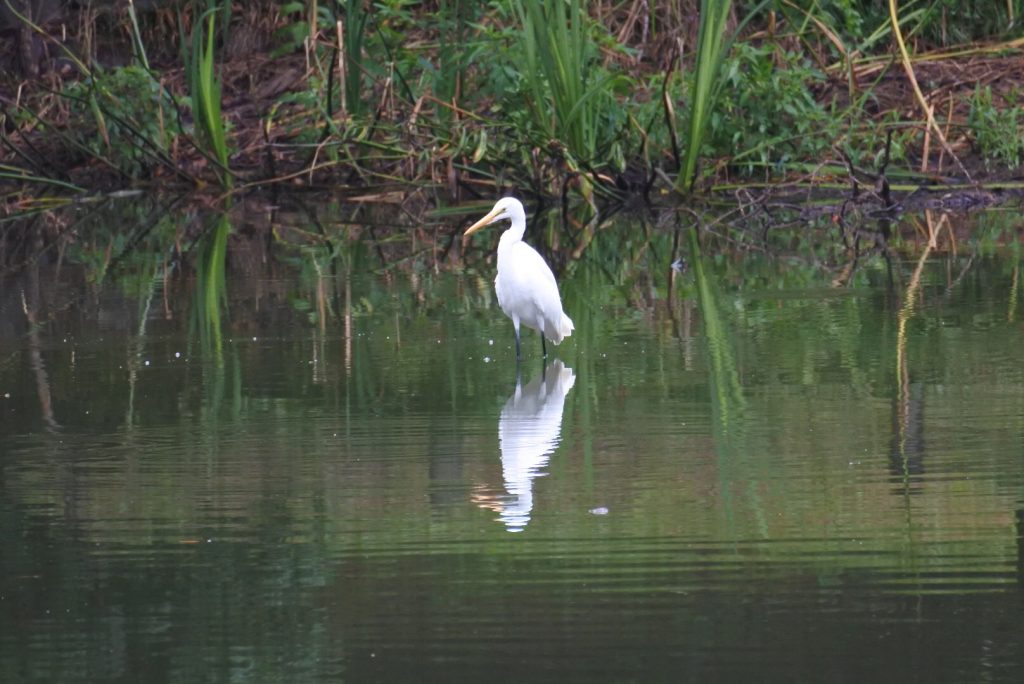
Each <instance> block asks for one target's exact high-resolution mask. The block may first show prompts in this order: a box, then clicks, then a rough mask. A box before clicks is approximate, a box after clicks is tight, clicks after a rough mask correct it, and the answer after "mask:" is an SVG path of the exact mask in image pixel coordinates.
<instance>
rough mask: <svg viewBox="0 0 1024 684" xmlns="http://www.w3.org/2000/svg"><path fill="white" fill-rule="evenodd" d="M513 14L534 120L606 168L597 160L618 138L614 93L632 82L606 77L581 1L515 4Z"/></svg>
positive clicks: (573, 150)
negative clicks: (519, 29)
mask: <svg viewBox="0 0 1024 684" xmlns="http://www.w3.org/2000/svg"><path fill="white" fill-rule="evenodd" d="M515 10H516V13H517V15H518V17H519V20H520V22H521V24H522V34H521V46H522V48H523V67H524V68H523V70H522V76H523V78H524V80H525V83H526V85H527V89H528V91H529V98H528V101H527V106H528V108H529V111H530V112H531V114H532V118H533V121H534V122H535V124H536V125H537V126H538V127H539V128H540V129H541V130H542V131H543V132H544V134H545V135H547V136H548V138H550V139H553V140H557V141H559V142H561V143H562V144H564V145H565V146H566V147H567V148H568V151H569V153H570V154H571V155H572V156H573V157H574V158H575V159H576V160H578V161H582V162H584V163H586V164H588V165H595V166H601V165H603V164H602V162H601V161H600V160H599V159H598V156H599V154H601V153H602V152H603V151H604V150H605V149H606V148H607V147H608V146H609V145H610V143H611V142H612V139H613V137H614V135H615V129H614V127H612V126H609V125H608V121H609V119H611V117H612V113H611V110H612V109H613V108H615V107H617V103H616V101H615V99H614V98H613V97H612V95H611V90H612V89H613V88H614V87H615V86H616V85H617V84H621V83H624V82H626V83H628V79H627V78H626V77H625V76H624V75H621V74H614V73H606V72H605V73H603V70H602V68H601V67H600V65H599V64H598V63H597V59H596V49H595V46H594V44H593V41H592V40H591V37H590V25H589V19H588V17H587V14H586V10H585V6H584V3H583V2H582V1H581V0H568V1H566V0H517V2H516V3H515Z"/></svg>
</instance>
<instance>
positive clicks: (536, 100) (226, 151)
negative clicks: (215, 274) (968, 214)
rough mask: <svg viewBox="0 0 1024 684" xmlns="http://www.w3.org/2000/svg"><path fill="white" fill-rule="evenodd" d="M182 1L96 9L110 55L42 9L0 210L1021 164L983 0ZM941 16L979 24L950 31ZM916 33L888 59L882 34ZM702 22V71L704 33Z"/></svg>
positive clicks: (16, 92)
mask: <svg viewBox="0 0 1024 684" xmlns="http://www.w3.org/2000/svg"><path fill="white" fill-rule="evenodd" d="M171 4H173V3H155V5H154V7H153V8H151V9H150V10H149V11H147V12H143V11H142V10H140V13H139V14H138V15H136V14H134V12H132V13H130V14H129V15H128V16H122V15H120V14H99V15H96V16H94V17H93V18H92V22H93V24H92V28H91V30H92V31H93V32H94V33H95V32H97V31H98V32H101V33H103V35H104V36H105V37H108V38H111V41H108V43H106V44H105V50H106V52H107V53H109V54H108V56H107V59H106V63H107V65H106V66H99V65H101V64H103V63H104V60H103V59H100V56H99V55H97V54H95V51H96V48H92V47H90V45H95V44H97V41H96V40H95V38H94V42H93V43H91V44H90V43H88V42H84V41H83V40H82V37H83V35H85V34H87V33H88V31H87V30H86V29H82V28H81V27H82V26H83V22H86V21H87V20H88V19H89V17H86V16H84V15H81V14H79V15H76V16H65V17H64V19H65V22H64V23H56V24H55V23H51V24H49V25H47V26H41V25H40V26H36V27H35V29H36V30H35V32H34V33H33V36H34V39H35V40H39V41H42V43H43V44H44V46H45V47H46V48H47V51H46V55H49V56H48V57H44V58H41V59H40V60H39V63H38V64H36V69H35V71H36V72H37V76H36V77H35V78H27V77H26V75H25V74H24V73H20V74H19V73H18V70H13V69H12V70H8V71H7V72H6V76H5V77H4V79H3V83H2V84H0V97H2V100H3V107H4V111H3V116H4V121H3V129H4V134H3V145H2V150H0V164H2V165H3V166H2V171H0V177H2V179H3V181H4V182H5V184H6V185H7V186H8V188H9V189H8V190H7V191H6V192H5V193H4V199H3V209H2V211H3V213H4V214H6V215H8V216H10V215H16V214H17V213H18V212H19V211H21V210H23V209H25V208H26V207H28V206H31V205H32V203H33V202H35V201H37V200H38V198H39V197H40V196H46V195H52V194H54V193H57V194H75V193H84V192H97V191H110V190H121V189H125V188H139V187H142V188H159V189H167V188H177V189H198V190H201V191H204V192H209V193H211V194H213V195H220V194H223V193H231V192H239V191H246V190H249V189H252V188H256V187H261V186H268V185H275V186H283V187H289V188H311V189H332V190H335V191H339V192H342V193H346V194H354V195H358V196H364V197H373V196H374V195H376V194H381V193H385V192H388V191H389V188H390V187H392V186H394V185H395V184H396V183H401V184H403V185H405V186H409V185H412V186H417V187H420V188H422V191H423V193H424V195H425V197H426V198H428V199H429V198H433V197H436V198H443V200H444V201H445V202H448V201H462V200H467V199H473V198H487V197H493V196H494V195H496V194H498V193H500V192H507V191H515V192H518V193H521V194H529V195H533V196H536V197H543V198H565V197H567V196H569V195H573V196H581V197H583V198H586V199H590V198H592V197H593V196H594V195H595V194H596V195H598V196H601V195H603V196H620V197H621V196H622V195H626V194H637V195H642V196H645V197H650V196H651V195H652V194H654V195H656V196H657V195H664V194H667V193H674V192H684V193H693V192H697V193H702V192H713V191H715V190H716V189H719V190H721V189H727V188H732V189H734V188H735V186H737V185H749V184H757V185H761V186H765V185H769V186H770V185H774V184H801V185H810V186H813V185H817V184H831V185H832V186H837V185H838V186H841V187H842V186H846V187H848V188H849V192H850V193H851V194H853V195H856V194H857V193H858V192H859V191H860V190H861V189H865V188H866V189H871V190H872V191H876V192H880V190H881V187H882V183H883V182H884V183H885V184H889V183H892V182H895V180H894V179H898V180H899V181H900V182H903V183H905V184H908V185H909V186H911V187H913V186H915V185H916V186H920V187H927V186H930V185H935V184H942V185H956V184H967V185H968V186H974V185H975V184H989V183H997V184H999V185H1000V186H1006V185H1008V184H1009V185H1011V186H1012V185H1014V181H1015V180H1016V179H1017V178H1018V167H1019V165H1020V163H1021V155H1022V152H1024V150H1022V146H1021V128H1022V125H1024V114H1022V109H1021V106H1022V103H1020V102H1019V101H1018V96H1017V91H1018V89H1019V85H1020V84H1019V80H1018V79H1019V68H1018V67H1019V64H1020V57H1021V49H1022V46H1024V39H1022V38H1019V37H1016V36H1014V35H1013V31H1014V29H1013V28H1012V27H1013V25H1014V22H1012V21H1011V22H1010V23H1009V24H1008V25H1009V26H1010V27H1011V28H1010V29H1006V28H1005V26H1004V27H1003V28H1002V29H1001V30H1000V32H998V33H997V32H996V31H995V29H994V28H993V27H992V26H991V25H989V24H985V23H982V19H981V18H979V17H978V16H975V15H974V14H972V10H962V12H963V13H964V16H963V17H952V16H949V15H947V14H941V16H940V15H937V14H936V13H935V12H924V13H920V12H917V11H914V12H908V13H906V15H902V16H901V22H900V23H894V22H893V21H891V18H890V17H886V16H885V15H882V14H878V13H872V12H871V11H870V8H869V4H867V3H865V6H864V7H863V8H861V9H860V13H859V14H858V15H857V16H858V17H859V19H860V22H861V23H860V24H859V28H856V29H852V28H850V26H849V25H842V24H841V23H840V21H839V19H840V18H839V17H836V16H833V15H829V14H828V13H823V12H820V11H819V12H812V11H811V9H808V8H802V7H801V5H800V3H782V4H781V5H780V6H779V7H778V8H777V9H776V11H761V12H756V13H753V14H750V15H746V14H744V9H740V8H737V7H733V8H732V12H731V13H730V14H729V16H728V17H727V21H726V23H725V24H724V25H723V28H722V31H721V35H718V36H711V37H708V36H702V35H701V34H700V33H699V32H695V29H694V27H695V26H697V25H698V23H699V22H696V20H697V18H698V17H699V14H700V13H699V8H698V7H697V5H698V4H699V3H695V2H690V3H687V2H684V3H681V4H680V6H679V8H677V9H678V13H677V14H670V13H669V10H667V9H665V8H660V9H659V8H655V9H653V10H651V9H650V8H648V6H647V3H627V4H626V5H623V6H612V5H606V4H604V3H594V4H592V5H590V6H588V7H586V11H587V13H585V11H584V10H585V8H584V3H577V2H569V3H557V2H539V1H536V0H535V1H533V2H526V1H523V2H499V3H493V4H491V5H487V6H482V7H478V6H476V5H475V4H472V5H467V6H463V5H462V4H460V3H454V4H451V5H449V4H446V3H441V4H440V6H439V7H434V5H433V4H431V3H420V4H415V5H402V4H399V3H380V4H378V5H374V6H373V7H369V6H366V5H364V4H362V3H358V2H348V3H340V4H339V5H343V6H338V7H333V6H330V5H328V6H318V5H317V4H316V3H315V2H314V3H307V4H305V5H300V4H297V3H293V4H292V5H288V6H285V5H280V4H279V3H275V2H263V3H254V4H253V5H251V6H247V7H233V8H232V7H228V8H227V10H221V11H218V12H215V13H206V14H203V13H202V12H201V11H200V9H199V8H197V7H196V5H197V3H191V2H186V3H177V4H174V7H175V8H176V9H177V14H176V15H175V14H172V13H171V12H170V9H169V7H170V5H171ZM805 4H806V3H805ZM853 5H854V6H858V4H857V3H853ZM893 6H894V7H895V3H893ZM289 8H291V9H295V10H297V11H293V12H288V11H286V10H287V9H289ZM897 9H898V8H897ZM1011 9H1012V3H1011ZM851 11H852V10H851ZM999 11H1003V10H999ZM645 12H646V13H645ZM943 12H945V10H943ZM310 17H313V18H314V20H313V21H312V22H310V21H309V18H310ZM936 17H940V18H941V19H942V22H941V23H942V24H948V23H949V22H950V21H951V20H954V19H958V20H960V21H961V23H963V24H964V26H961V27H960V28H961V29H962V31H965V30H973V33H972V34H971V36H970V37H974V38H978V39H980V40H981V41H983V42H975V41H972V42H971V43H964V44H953V43H952V42H951V41H952V40H953V39H954V38H955V37H956V36H955V35H953V34H952V33H948V32H946V31H945V29H944V30H943V33H941V34H936V33H935V31H936V25H937V24H936V22H938V19H936ZM72 19H74V20H77V21H78V24H77V25H78V26H79V27H80V28H79V31H78V33H74V32H72V33H68V31H67V26H68V25H71V20H72ZM904 21H905V22H906V25H904V24H903V23H902V22H904ZM545 22H546V23H545ZM969 22H974V24H975V25H974V26H973V27H971V26H967V24H968V23H969ZM311 25H312V27H313V28H312V29H311V28H310V26H311ZM844 26H845V28H844ZM894 26H899V27H900V30H899V31H898V32H894V31H893V30H892V29H893V27H894ZM61 27H64V28H63V31H62V30H61ZM701 30H703V29H701ZM986 32H988V33H987V34H986ZM904 33H906V34H907V36H908V40H910V41H912V42H911V43H910V48H908V49H907V53H906V57H905V58H901V56H899V55H898V54H897V53H896V52H894V50H893V49H892V46H893V45H896V44H897V41H896V40H895V38H896V36H897V35H899V36H900V37H902V35H903V34H904ZM1017 33H1019V29H1018V30H1017ZM933 34H935V36H937V37H931V38H929V36H932V35H933ZM961 35H962V32H961ZM715 38H717V39H718V40H719V41H721V44H720V45H719V47H720V48H721V50H722V51H721V55H722V56H721V57H720V63H719V64H718V68H717V69H715V70H713V78H714V82H713V83H712V86H711V90H710V91H709V92H710V93H711V94H710V95H707V96H704V95H702V93H703V91H701V90H700V88H698V87H697V85H698V84H697V83H696V81H698V80H699V79H700V76H699V74H700V71H701V69H700V67H701V59H702V57H701V55H702V54H704V53H702V52H698V51H697V48H698V47H700V46H702V45H705V44H706V42H705V43H702V42H701V41H702V40H704V41H708V40H714V39H715ZM868 38H871V40H870V41H869V40H868ZM734 39H735V40H734ZM175 45H180V46H181V47H180V49H175V47H174V46H175ZM687 46H694V48H693V49H690V48H688V47H687ZM858 46H860V47H858ZM90 50H91V51H92V54H90ZM110 55H115V56H110ZM10 61H11V60H10V56H8V62H10ZM716 93H717V95H716ZM705 99H706V100H707V101H706V102H705V101H704V100H705ZM698 105H702V106H710V107H711V115H710V116H708V118H707V120H706V125H705V126H703V127H701V126H696V127H695V126H694V125H692V124H693V121H692V117H693V115H694V112H695V111H699V109H700V108H699V107H698ZM925 107H927V113H926V112H925ZM688 131H689V133H688ZM218 136H219V137H218ZM690 148H693V149H696V150H698V152H697V156H698V157H699V159H698V162H697V164H696V166H695V173H694V175H693V177H692V178H687V177H685V174H684V172H682V171H681V169H683V168H684V167H685V166H686V162H687V159H686V157H687V154H688V150H689V149H690Z"/></svg>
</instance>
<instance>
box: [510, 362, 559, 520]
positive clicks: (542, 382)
mask: <svg viewBox="0 0 1024 684" xmlns="http://www.w3.org/2000/svg"><path fill="white" fill-rule="evenodd" d="M575 382H576V376H575V375H574V374H573V372H572V369H571V368H566V367H565V364H563V363H562V362H561V361H555V362H554V363H552V364H551V365H550V366H548V367H547V368H546V370H545V371H542V372H540V373H538V374H537V376H536V377H534V378H533V379H532V380H530V382H529V383H528V384H527V385H526V386H525V387H524V386H522V385H521V384H520V383H519V379H518V378H517V379H516V390H515V392H514V393H513V394H512V396H511V397H509V400H508V401H507V402H505V407H504V408H503V409H501V416H500V417H499V418H498V440H499V442H500V445H501V470H502V475H503V477H504V480H505V491H506V495H505V496H502V497H500V499H499V501H498V505H497V506H496V507H495V509H496V510H497V511H498V512H499V514H500V515H499V519H500V520H501V521H502V522H503V523H505V527H506V529H507V530H508V531H509V532H521V531H522V530H523V529H524V528H525V527H526V525H527V524H528V523H529V522H530V513H531V512H532V511H533V480H534V478H537V477H542V476H544V475H546V474H547V473H546V472H544V468H545V467H546V466H547V464H548V459H549V458H550V456H551V454H552V452H554V450H555V449H556V448H557V447H558V444H559V442H560V441H561V438H562V408H563V406H564V405H565V396H566V395H567V394H568V393H569V390H571V389H572V386H573V384H574V383H575Z"/></svg>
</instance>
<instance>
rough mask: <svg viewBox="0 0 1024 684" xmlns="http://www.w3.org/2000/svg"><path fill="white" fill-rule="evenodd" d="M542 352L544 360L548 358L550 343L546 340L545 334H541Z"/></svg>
mask: <svg viewBox="0 0 1024 684" xmlns="http://www.w3.org/2000/svg"><path fill="white" fill-rule="evenodd" d="M540 350H541V352H543V354H544V358H545V359H546V358H548V343H547V341H546V340H545V339H544V333H543V332H542V333H541V334H540Z"/></svg>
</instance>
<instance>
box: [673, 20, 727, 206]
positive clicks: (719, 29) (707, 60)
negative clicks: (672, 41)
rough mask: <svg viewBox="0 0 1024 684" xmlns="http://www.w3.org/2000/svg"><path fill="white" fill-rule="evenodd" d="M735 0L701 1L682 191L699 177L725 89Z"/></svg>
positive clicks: (679, 186)
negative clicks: (728, 23) (711, 124)
mask: <svg viewBox="0 0 1024 684" xmlns="http://www.w3.org/2000/svg"><path fill="white" fill-rule="evenodd" d="M731 6H732V0H701V3H700V27H699V28H698V33H697V61H696V64H695V65H694V68H695V73H694V77H693V82H692V85H691V87H690V132H689V135H688V136H687V139H686V152H685V153H684V155H683V169H682V172H681V173H680V174H679V178H678V179H677V181H676V187H677V188H678V189H681V190H687V191H689V190H692V189H693V184H694V182H695V181H696V179H697V160H698V159H699V158H700V148H701V145H702V144H703V142H704V133H705V131H707V129H708V121H709V120H710V118H711V111H712V109H713V108H714V106H715V100H717V99H718V94H719V93H720V92H721V90H722V84H723V81H722V80H721V79H720V78H719V74H720V73H721V72H722V62H723V61H724V60H725V55H726V53H727V52H728V46H729V41H728V40H726V35H725V24H726V20H727V19H728V18H729V9H730V7H731Z"/></svg>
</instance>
